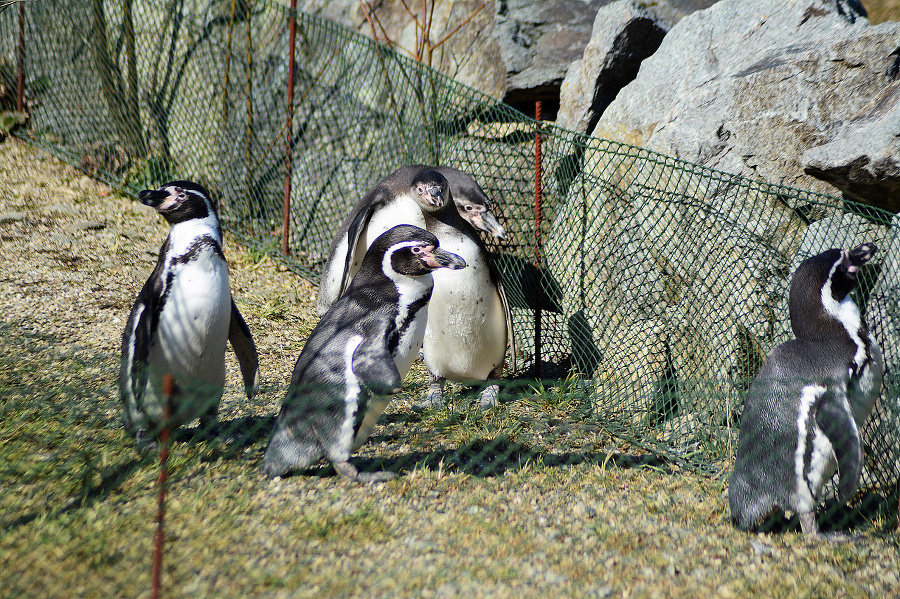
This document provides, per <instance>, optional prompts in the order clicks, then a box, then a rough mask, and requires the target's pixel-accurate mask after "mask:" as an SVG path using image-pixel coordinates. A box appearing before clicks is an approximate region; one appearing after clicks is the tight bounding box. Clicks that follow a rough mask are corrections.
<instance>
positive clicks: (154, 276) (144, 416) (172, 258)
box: [119, 181, 259, 447]
mask: <svg viewBox="0 0 900 599" xmlns="http://www.w3.org/2000/svg"><path fill="white" fill-rule="evenodd" d="M138 199H139V200H140V202H141V203H142V204H145V205H147V206H150V207H152V208H155V209H156V210H157V212H159V213H160V214H161V215H162V216H163V218H165V219H166V221H167V222H168V223H169V224H170V225H171V230H170V231H169V235H168V237H167V238H166V240H165V242H164V243H163V245H162V248H161V249H160V252H159V258H158V260H157V262H156V267H155V268H154V269H153V272H152V273H151V274H150V277H149V278H148V279H147V282H146V283H144V286H143V288H142V289H141V291H140V293H138V296H137V299H136V300H135V302H134V305H133V306H132V308H131V312H130V314H129V316H128V320H127V322H126V324H125V331H124V333H123V335H122V360H121V366H120V371H119V391H120V395H121V399H122V403H123V406H124V410H123V422H124V425H125V429H126V431H128V432H130V433H131V434H133V435H134V436H135V439H136V440H137V443H138V446H139V447H143V446H145V445H146V443H147V442H148V441H151V440H152V437H153V436H154V435H155V434H156V433H157V432H158V431H159V429H160V428H161V427H162V426H163V424H168V425H169V426H170V428H171V429H174V428H176V427H178V426H180V425H182V424H185V423H187V422H189V421H191V420H193V419H194V418H196V417H199V418H200V421H201V427H202V428H204V429H206V428H208V427H209V426H210V425H211V424H213V423H214V422H215V420H216V416H217V413H218V408H219V401H220V399H221V397H222V393H223V391H224V386H225V345H226V342H228V341H230V342H231V345H232V347H233V349H234V352H235V355H236V356H237V359H238V362H239V364H240V369H241V374H242V376H243V379H244V385H245V388H246V392H247V397H248V398H250V399H252V398H253V396H254V394H255V392H256V390H257V388H258V384H259V379H258V377H259V357H258V354H257V351H256V345H255V344H254V342H253V336H252V334H251V333H250V329H249V328H248V327H247V323H246V322H245V321H244V318H243V317H242V316H241V313H240V312H239V311H238V308H237V306H236V305H235V303H234V299H233V298H232V296H231V287H230V285H229V281H228V263H227V262H226V261H225V255H224V253H223V252H222V229H221V227H220V225H219V218H218V214H217V212H216V207H215V205H214V203H213V202H212V200H211V199H210V196H209V193H208V192H207V191H206V190H205V189H204V188H203V187H202V186H200V185H198V184H196V183H192V182H190V181H172V182H170V183H167V184H165V185H163V186H162V187H160V188H159V189H157V190H144V191H141V192H140V194H138ZM166 374H171V375H173V378H174V382H175V392H174V394H173V396H172V404H173V405H172V414H171V418H170V419H169V420H168V421H166V419H165V407H164V406H163V395H162V379H163V377H164V376H165V375H166Z"/></svg>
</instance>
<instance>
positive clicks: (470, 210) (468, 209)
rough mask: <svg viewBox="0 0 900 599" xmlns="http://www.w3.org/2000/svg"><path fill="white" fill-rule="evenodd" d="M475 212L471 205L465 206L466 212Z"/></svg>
mask: <svg viewBox="0 0 900 599" xmlns="http://www.w3.org/2000/svg"><path fill="white" fill-rule="evenodd" d="M474 210H475V206H473V205H472V204H466V212H473V211H474Z"/></svg>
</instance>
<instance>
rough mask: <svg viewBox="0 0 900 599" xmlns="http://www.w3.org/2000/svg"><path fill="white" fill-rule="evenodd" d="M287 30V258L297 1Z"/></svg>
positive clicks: (283, 242) (284, 230)
mask: <svg viewBox="0 0 900 599" xmlns="http://www.w3.org/2000/svg"><path fill="white" fill-rule="evenodd" d="M288 30H289V34H288V35H289V36H290V50H289V53H290V54H289V58H288V88H287V109H288V110H287V134H286V137H287V148H286V149H285V159H284V163H285V170H286V171H287V172H286V173H285V175H284V224H283V226H282V228H281V231H282V233H281V234H282V240H281V253H282V254H284V255H285V256H287V254H288V250H289V249H290V248H289V243H288V234H289V233H290V230H291V177H292V176H293V173H294V165H293V154H294V65H295V61H296V59H295V57H294V49H295V47H296V41H297V0H291V12H290V16H289V17H288Z"/></svg>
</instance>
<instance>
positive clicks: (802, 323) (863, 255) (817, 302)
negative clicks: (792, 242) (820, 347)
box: [788, 243, 878, 339]
mask: <svg viewBox="0 0 900 599" xmlns="http://www.w3.org/2000/svg"><path fill="white" fill-rule="evenodd" d="M877 249H878V248H877V247H876V246H875V244H874V243H864V244H862V245H860V246H858V247H856V248H853V249H852V250H849V251H848V250H842V249H830V250H826V251H824V252H822V253H821V254H817V255H815V256H812V257H810V258H807V259H806V260H804V261H803V262H801V263H800V266H799V267H797V271H796V272H795V273H794V276H793V278H792V279H791V291H790V295H789V300H788V305H789V312H790V318H791V327H792V328H793V330H794V335H796V337H797V338H798V339H803V338H815V337H819V336H821V334H822V333H823V332H824V331H827V330H829V329H830V328H832V327H833V326H840V325H841V324H842V323H840V322H839V321H840V320H841V318H842V314H841V310H840V305H841V304H842V303H843V302H844V301H845V300H847V296H849V295H850V292H851V291H853V290H854V289H855V288H856V285H857V274H858V273H859V269H860V268H861V267H862V266H863V265H865V264H866V263H868V262H869V261H870V260H871V259H872V257H873V256H874V255H875V252H876V251H877Z"/></svg>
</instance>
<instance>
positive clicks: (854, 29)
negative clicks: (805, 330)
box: [592, 0, 900, 207]
mask: <svg viewBox="0 0 900 599" xmlns="http://www.w3.org/2000/svg"><path fill="white" fill-rule="evenodd" d="M860 9H861V7H859V6H858V4H857V3H847V2H840V1H839V2H825V1H821V0H794V1H791V2H784V1H781V0H760V1H754V2H749V1H747V0H723V1H721V2H718V3H717V4H715V5H714V6H713V7H711V8H709V9H708V10H704V11H700V12H696V13H693V14H691V15H689V16H688V17H685V18H684V19H683V20H681V21H680V22H679V23H678V24H677V25H676V26H674V27H673V28H672V29H671V31H670V32H669V33H668V34H667V35H666V37H665V39H664V40H663V42H662V44H661V46H660V48H659V50H657V52H656V53H655V54H654V55H653V56H651V57H650V58H648V59H647V60H645V61H644V62H643V64H642V65H641V70H640V72H639V73H638V76H637V78H636V79H635V80H634V81H633V82H632V83H631V84H630V85H628V86H627V87H625V88H624V89H623V90H622V91H621V93H620V94H619V95H618V96H617V97H616V100H615V101H614V102H613V103H612V104H611V105H610V106H609V108H608V109H607V110H606V111H605V112H604V114H603V116H602V117H601V118H600V120H599V122H598V124H597V126H596V127H595V128H594V130H593V131H592V135H594V136H597V137H601V138H606V139H613V140H618V141H623V142H625V143H629V144H633V145H637V146H641V147H645V148H648V149H652V150H656V151H658V152H661V153H664V154H668V155H670V156H675V157H678V158H681V159H684V160H687V161H690V162H695V163H698V164H702V165H705V166H710V167H714V168H717V169H721V170H724V171H727V172H730V173H736V174H740V175H744V176H748V177H751V178H759V179H763V180H766V181H770V182H775V183H782V184H786V185H790V186H795V187H801V188H807V189H811V190H813V191H820V192H824V193H834V192H835V189H834V187H831V186H830V185H828V184H826V183H824V182H822V181H820V180H818V179H815V178H813V177H811V176H810V175H808V174H807V172H812V173H814V174H817V175H819V174H821V176H823V177H827V178H829V179H830V180H831V181H833V182H834V183H835V185H837V186H838V187H839V188H842V189H851V190H852V193H853V194H854V199H864V200H866V201H868V202H870V203H873V204H875V205H884V206H885V207H888V206H887V205H885V204H886V196H888V195H889V190H890V189H892V185H895V184H896V183H895V181H896V167H895V164H896V162H895V161H893V160H891V159H890V158H889V157H888V156H889V155H890V153H891V151H892V150H891V148H892V146H891V143H893V144H896V137H894V138H893V139H892V138H891V135H896V133H897V132H898V131H900V129H898V127H897V126H896V124H897V118H896V116H894V114H893V110H892V107H895V106H896V100H895V99H894V98H895V97H896V96H895V95H894V92H893V90H892V88H891V86H892V85H893V83H894V81H895V80H896V79H897V78H898V70H900V69H898V67H897V57H898V39H900V23H884V24H882V25H878V26H870V25H869V24H868V21H867V20H866V19H865V18H864V17H863V14H864V13H863V12H860ZM844 123H847V125H846V126H845V125H844ZM875 123H881V124H884V125H885V126H886V127H888V129H887V131H886V132H884V133H883V134H880V135H878V136H877V138H876V140H877V144H875V145H874V146H872V147H870V148H867V149H866V150H865V151H864V150H863V149H862V148H861V147H860V144H861V143H862V142H861V140H863V139H867V138H866V136H867V135H868V132H867V127H876V126H877V125H875ZM892 131H893V133H891V132H892ZM826 144H833V145H830V147H826V148H822V149H821V150H819V151H818V152H812V151H811V152H810V154H809V155H807V156H806V158H804V152H805V151H806V150H808V149H810V148H815V147H816V146H825V145H826ZM841 147H843V148H851V147H852V148H853V151H852V152H850V153H849V154H847V153H846V150H845V151H844V152H841V151H840V149H841ZM894 147H896V145H895V146H894ZM854 153H855V154H854ZM850 154H853V155H852V156H851V155H850ZM894 156H896V151H894ZM866 159H868V161H867V162H866ZM863 162H865V164H863ZM805 167H806V171H805V170H804V168H805ZM876 173H877V174H876ZM884 176H887V177H888V178H889V179H890V180H891V181H892V182H891V183H888V184H881V185H879V184H875V183H874V182H873V179H874V178H878V177H884ZM888 199H889V198H888ZM894 201H896V199H895V200H894Z"/></svg>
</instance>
